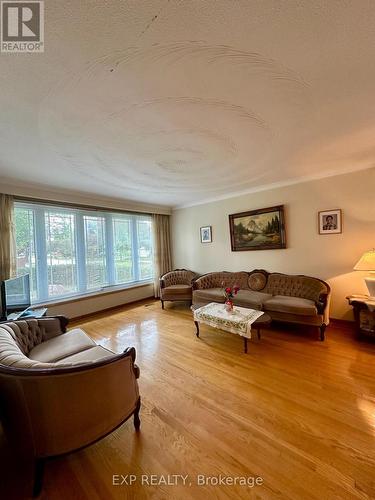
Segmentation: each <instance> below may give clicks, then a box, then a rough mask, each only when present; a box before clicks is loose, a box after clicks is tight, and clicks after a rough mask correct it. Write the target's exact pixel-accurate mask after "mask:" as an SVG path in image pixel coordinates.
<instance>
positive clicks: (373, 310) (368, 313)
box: [346, 295, 375, 338]
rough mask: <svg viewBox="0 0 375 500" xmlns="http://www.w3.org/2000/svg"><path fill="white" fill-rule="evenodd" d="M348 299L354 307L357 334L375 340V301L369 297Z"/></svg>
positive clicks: (351, 297)
mask: <svg viewBox="0 0 375 500" xmlns="http://www.w3.org/2000/svg"><path fill="white" fill-rule="evenodd" d="M346 298H347V300H348V302H349V305H351V306H352V307H353V312H354V320H355V325H356V330H357V334H358V335H359V336H360V337H364V336H370V337H373V338H375V300H374V299H371V298H370V297H369V296H368V295H349V296H348V297H346Z"/></svg>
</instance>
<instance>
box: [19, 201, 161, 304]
mask: <svg viewBox="0 0 375 500" xmlns="http://www.w3.org/2000/svg"><path fill="white" fill-rule="evenodd" d="M15 233H16V248H17V274H18V275H21V274H25V273H28V274H30V281H31V294H32V302H33V303H37V302H44V301H48V300H54V299H56V298H63V297H70V296H75V295H82V294H85V293H88V292H94V291H96V290H101V289H103V288H105V287H108V286H112V285H122V284H123V285H129V284H131V283H138V282H145V281H150V280H151V279H152V277H153V250H152V230H151V216H149V215H135V214H127V213H111V212H99V211H89V210H83V209H78V208H77V209H74V208H66V207H61V206H55V207H54V206H46V205H38V204H34V203H25V202H16V203H15Z"/></svg>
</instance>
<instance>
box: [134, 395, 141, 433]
mask: <svg viewBox="0 0 375 500" xmlns="http://www.w3.org/2000/svg"><path fill="white" fill-rule="evenodd" d="M140 409H141V397H139V399H138V403H137V406H136V408H135V411H134V427H135V429H136V430H137V431H138V430H139V428H140V427H141V420H140V418H139V411H140Z"/></svg>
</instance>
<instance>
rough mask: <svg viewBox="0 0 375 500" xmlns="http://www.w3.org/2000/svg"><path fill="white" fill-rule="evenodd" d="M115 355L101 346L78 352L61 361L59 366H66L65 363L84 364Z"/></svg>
mask: <svg viewBox="0 0 375 500" xmlns="http://www.w3.org/2000/svg"><path fill="white" fill-rule="evenodd" d="M113 355H114V353H113V352H112V351H109V350H108V349H106V348H105V347H102V346H100V345H98V346H95V347H91V348H89V349H85V350H84V351H81V352H77V353H76V354H72V355H71V356H67V357H66V358H62V359H60V360H59V361H58V362H57V364H58V365H60V364H65V363H84V362H86V361H97V360H99V359H102V358H108V357H110V356H113Z"/></svg>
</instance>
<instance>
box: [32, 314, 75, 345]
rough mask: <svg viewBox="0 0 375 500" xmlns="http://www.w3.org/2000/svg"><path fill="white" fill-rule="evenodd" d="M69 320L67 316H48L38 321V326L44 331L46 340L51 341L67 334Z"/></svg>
mask: <svg viewBox="0 0 375 500" xmlns="http://www.w3.org/2000/svg"><path fill="white" fill-rule="evenodd" d="M68 323H69V319H68V318H67V317H65V316H46V317H43V318H39V319H38V325H39V327H40V328H43V330H44V340H49V339H51V338H53V337H57V336H58V335H61V334H62V333H65V332H66V327H67V326H68Z"/></svg>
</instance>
